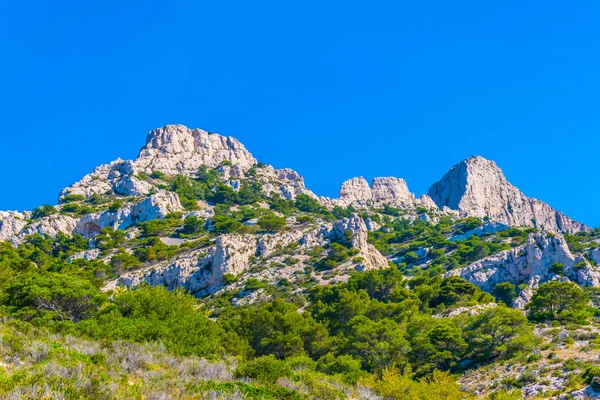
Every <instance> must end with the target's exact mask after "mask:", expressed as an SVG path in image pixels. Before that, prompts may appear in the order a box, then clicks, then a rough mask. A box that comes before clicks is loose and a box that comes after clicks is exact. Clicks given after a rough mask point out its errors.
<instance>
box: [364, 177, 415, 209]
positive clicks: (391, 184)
mask: <svg viewBox="0 0 600 400" xmlns="http://www.w3.org/2000/svg"><path fill="white" fill-rule="evenodd" d="M371 190H372V192H373V201H374V202H382V203H391V204H393V203H396V204H403V205H406V206H410V205H413V204H414V202H415V195H414V194H412V193H411V192H410V191H409V190H408V185H407V184H406V181H405V180H404V179H401V178H393V177H386V178H375V179H373V183H372V184H371Z"/></svg>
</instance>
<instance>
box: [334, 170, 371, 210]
mask: <svg viewBox="0 0 600 400" xmlns="http://www.w3.org/2000/svg"><path fill="white" fill-rule="evenodd" d="M372 199H373V193H372V192H371V188H370V187H369V183H368V182H367V180H366V179H365V178H363V177H362V176H361V177H358V178H352V179H349V180H347V181H346V182H344V183H342V188H341V189H340V200H342V201H344V202H347V203H348V204H351V203H366V202H368V201H371V200H372Z"/></svg>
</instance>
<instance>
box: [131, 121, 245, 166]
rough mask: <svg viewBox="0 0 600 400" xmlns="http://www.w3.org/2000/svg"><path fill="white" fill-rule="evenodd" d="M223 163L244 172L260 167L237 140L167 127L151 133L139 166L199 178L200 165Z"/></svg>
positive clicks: (140, 157) (174, 126)
mask: <svg viewBox="0 0 600 400" xmlns="http://www.w3.org/2000/svg"><path fill="white" fill-rule="evenodd" d="M223 161H228V162H230V163H232V164H233V165H236V166H238V167H240V168H241V169H242V170H248V169H250V168H251V167H252V166H254V165H255V164H256V160H255V159H254V157H252V154H250V152H248V150H246V148H245V147H244V146H243V145H242V144H241V143H240V142H238V141H237V140H236V139H234V138H231V137H224V136H221V135H217V134H212V133H208V132H206V131H203V130H200V129H189V128H187V127H185V126H183V125H167V126H165V127H163V128H159V129H155V130H153V131H152V132H150V133H149V134H148V136H147V138H146V145H145V146H144V147H143V148H142V150H141V151H140V154H139V156H138V158H137V160H136V161H135V166H136V168H139V169H140V170H142V171H145V172H152V171H160V172H163V173H165V174H169V175H174V174H185V175H195V174H196V172H197V171H198V168H199V167H200V166H202V165H206V166H208V167H210V168H216V167H218V166H219V165H220V164H221V163H222V162H223Z"/></svg>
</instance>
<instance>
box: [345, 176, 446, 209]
mask: <svg viewBox="0 0 600 400" xmlns="http://www.w3.org/2000/svg"><path fill="white" fill-rule="evenodd" d="M337 202H338V203H340V204H341V205H344V206H349V205H352V206H356V207H365V206H368V205H373V206H382V205H384V204H387V205H390V206H394V207H398V208H411V207H425V208H428V209H437V205H436V204H435V203H434V202H433V200H431V198H430V197H429V196H427V195H423V196H421V197H420V198H416V197H415V195H414V194H413V193H411V192H410V190H408V185H407V184H406V181H404V179H401V178H394V177H384V178H375V179H373V182H372V183H371V186H369V183H368V182H367V180H366V179H365V178H363V177H362V176H361V177H358V178H352V179H349V180H347V181H346V182H344V183H343V184H342V188H341V189H340V198H339V199H338V201H337Z"/></svg>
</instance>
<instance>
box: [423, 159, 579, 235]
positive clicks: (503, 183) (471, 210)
mask: <svg viewBox="0 0 600 400" xmlns="http://www.w3.org/2000/svg"><path fill="white" fill-rule="evenodd" d="M429 196H430V197H431V198H432V199H433V201H434V202H435V203H436V204H437V206H438V207H439V208H444V207H448V208H449V209H451V210H457V211H459V212H460V213H461V214H462V215H464V216H472V217H477V218H484V217H489V218H490V219H491V220H493V221H497V222H502V223H506V224H508V225H512V226H530V227H536V228H539V229H546V230H553V231H563V232H570V233H573V232H579V231H582V230H587V229H588V228H587V227H586V226H585V225H583V224H581V223H579V222H577V221H574V220H572V219H570V218H568V217H566V216H565V215H564V214H562V213H561V212H559V211H556V210H554V209H553V208H552V207H550V206H549V205H548V204H546V203H544V202H541V201H539V200H537V199H532V198H529V197H527V196H525V195H524V194H523V193H521V191H520V190H519V189H517V188H516V187H515V186H513V185H512V184H510V183H509V182H508V180H507V179H506V177H505V176H504V174H503V172H502V170H501V169H500V168H498V166H497V165H496V163H495V162H493V161H490V160H486V159H485V158H483V157H479V156H476V157H470V158H468V159H466V160H464V161H462V162H460V163H458V164H456V165H455V166H454V167H452V168H451V169H450V171H448V173H446V175H444V177H443V178H442V179H441V180H440V181H439V182H437V183H435V184H434V185H433V186H431V188H430V189H429Z"/></svg>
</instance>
